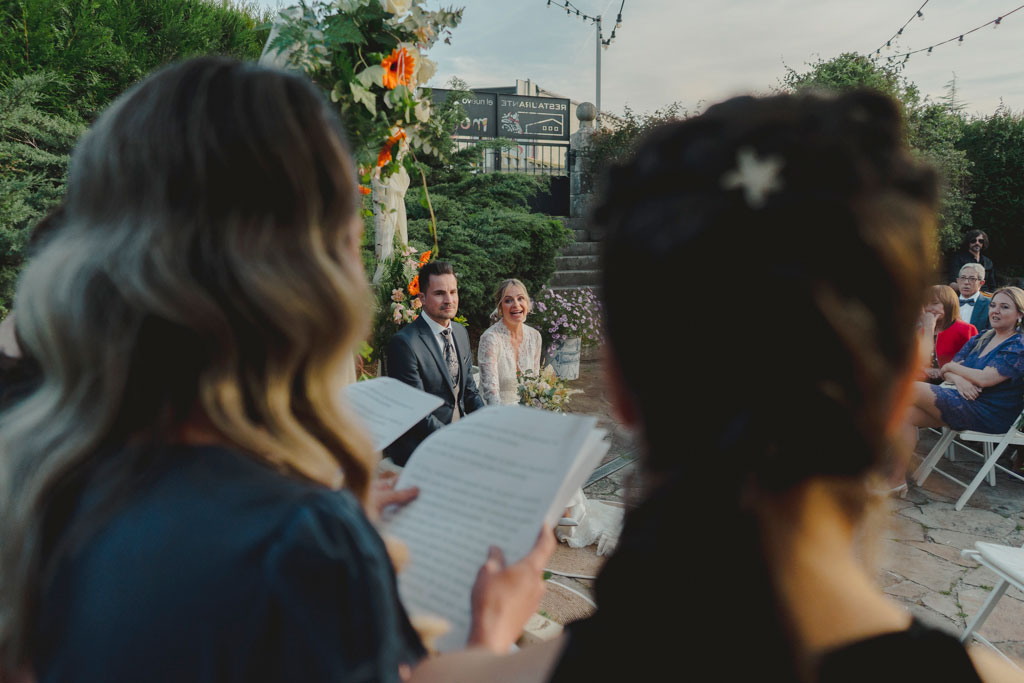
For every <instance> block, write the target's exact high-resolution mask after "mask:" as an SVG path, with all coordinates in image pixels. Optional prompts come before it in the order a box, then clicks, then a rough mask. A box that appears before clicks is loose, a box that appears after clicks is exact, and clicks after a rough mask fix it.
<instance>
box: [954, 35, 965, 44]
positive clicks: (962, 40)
mask: <svg viewBox="0 0 1024 683" xmlns="http://www.w3.org/2000/svg"><path fill="white" fill-rule="evenodd" d="M956 44H957V45H959V46H960V47H963V46H964V37H963V36H960V40H958V41H956Z"/></svg>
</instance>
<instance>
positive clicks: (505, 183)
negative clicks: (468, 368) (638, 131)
mask: <svg viewBox="0 0 1024 683" xmlns="http://www.w3.org/2000/svg"><path fill="white" fill-rule="evenodd" d="M445 179H446V180H447V181H448V182H443V183H438V184H434V185H431V187H430V198H431V202H432V203H433V207H434V214H435V216H436V217H437V234H438V246H439V256H438V258H440V259H443V260H446V261H450V262H451V263H452V265H453V266H454V268H455V272H456V274H457V275H458V278H459V311H460V312H461V313H462V314H463V315H465V316H466V318H467V319H468V322H469V327H470V330H471V331H473V332H474V333H479V332H482V331H483V330H484V329H485V328H486V327H487V326H488V325H489V324H490V322H489V318H490V314H491V311H493V310H494V299H493V295H494V289H495V288H496V287H497V286H498V283H499V282H501V281H502V280H504V279H506V278H510V277H515V278H519V279H520V280H522V281H523V284H525V285H526V287H527V289H529V291H530V292H533V293H537V292H539V291H540V289H541V287H543V286H544V285H545V284H547V282H548V280H550V279H551V275H552V273H554V272H555V256H556V255H557V254H558V250H559V249H561V248H562V247H563V246H565V245H566V244H569V243H570V242H571V241H572V233H571V232H570V231H569V230H568V229H567V228H566V227H565V226H564V225H563V224H562V222H561V221H558V220H554V219H552V218H550V217H549V216H545V215H543V214H537V213H531V212H530V209H529V203H528V202H529V198H530V197H531V196H532V195H534V194H536V193H538V192H540V191H543V190H545V189H546V187H547V184H548V182H549V180H548V179H547V178H545V177H543V176H529V175H523V174H514V173H487V174H480V175H473V174H470V173H464V174H455V175H454V176H450V177H447V178H445ZM421 199H422V191H420V192H418V193H417V192H414V191H412V190H410V192H409V194H408V195H407V196H406V207H407V210H408V215H409V240H410V241H411V242H416V243H417V244H426V245H429V244H431V243H432V241H433V238H432V237H431V236H430V231H429V214H428V211H427V209H426V208H425V207H424V206H423V205H422V204H421V203H420V200H421ZM423 204H425V201H424V202H423Z"/></svg>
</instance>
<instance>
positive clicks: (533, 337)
mask: <svg viewBox="0 0 1024 683" xmlns="http://www.w3.org/2000/svg"><path fill="white" fill-rule="evenodd" d="M523 341H524V343H529V344H530V346H529V348H528V349H527V351H528V353H525V354H522V355H523V356H525V357H526V358H527V359H528V360H527V362H528V363H529V365H528V366H527V367H525V368H523V370H533V372H534V374H537V373H539V372H540V354H541V347H542V346H543V345H544V343H543V341H542V340H541V337H540V332H538V331H537V330H536V329H534V328H532V327H530V326H526V334H525V335H524V340H523Z"/></svg>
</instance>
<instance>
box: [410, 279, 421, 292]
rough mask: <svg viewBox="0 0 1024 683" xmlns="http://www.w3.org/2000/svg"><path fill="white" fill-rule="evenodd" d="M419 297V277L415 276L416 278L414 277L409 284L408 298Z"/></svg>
mask: <svg viewBox="0 0 1024 683" xmlns="http://www.w3.org/2000/svg"><path fill="white" fill-rule="evenodd" d="M419 295H420V276H419V275H417V276H416V277H414V278H413V279H412V282H410V283H409V296H419Z"/></svg>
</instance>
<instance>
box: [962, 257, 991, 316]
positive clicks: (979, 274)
mask: <svg viewBox="0 0 1024 683" xmlns="http://www.w3.org/2000/svg"><path fill="white" fill-rule="evenodd" d="M984 284H985V268H984V267H983V266H982V265H981V264H980V263H968V264H965V265H964V266H963V268H961V269H960V274H959V275H958V276H957V278H956V289H957V290H959V292H960V301H959V303H960V319H961V320H963V321H964V322H965V323H970V324H971V325H974V326H975V327H977V328H978V331H979V332H984V331H985V330H987V329H988V328H989V321H988V300H989V295H988V294H985V293H984V292H982V291H981V288H982V286H983V285H984Z"/></svg>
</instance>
